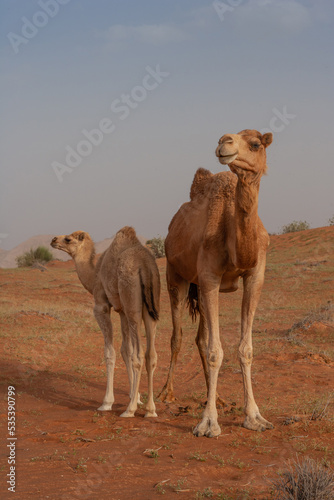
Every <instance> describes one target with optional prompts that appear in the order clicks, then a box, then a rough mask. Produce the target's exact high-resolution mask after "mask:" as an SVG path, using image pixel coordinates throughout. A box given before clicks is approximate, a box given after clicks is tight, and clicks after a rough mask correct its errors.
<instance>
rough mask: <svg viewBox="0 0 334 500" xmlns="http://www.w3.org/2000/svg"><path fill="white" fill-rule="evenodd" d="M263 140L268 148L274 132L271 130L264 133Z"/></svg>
mask: <svg viewBox="0 0 334 500" xmlns="http://www.w3.org/2000/svg"><path fill="white" fill-rule="evenodd" d="M261 142H262V144H263V145H264V147H265V148H267V147H268V146H270V144H271V143H272V142H273V134H272V133H271V132H268V133H267V134H263V136H262V139H261Z"/></svg>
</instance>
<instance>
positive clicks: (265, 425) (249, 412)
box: [239, 261, 274, 431]
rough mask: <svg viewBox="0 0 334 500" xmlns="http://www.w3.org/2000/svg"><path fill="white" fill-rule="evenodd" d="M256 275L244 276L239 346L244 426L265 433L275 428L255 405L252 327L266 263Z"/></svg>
mask: <svg viewBox="0 0 334 500" xmlns="http://www.w3.org/2000/svg"><path fill="white" fill-rule="evenodd" d="M258 266H259V269H258V270H257V271H256V272H254V274H251V273H250V274H248V275H246V276H244V279H243V281H244V292H243V299H242V309H241V340H240V345H239V360H240V366H241V371H242V377H243V384H244V398H245V410H244V411H245V415H246V417H245V420H244V423H243V426H244V427H246V429H250V430H253V431H264V430H266V429H272V428H273V427H274V426H273V425H272V424H271V423H270V422H268V421H267V420H265V419H264V418H263V417H262V415H261V414H260V411H259V408H258V406H257V404H256V403H255V399H254V395H253V388H252V379H251V366H252V359H253V345H252V326H253V319H254V314H255V310H256V307H257V304H258V301H259V298H260V294H261V289H262V285H263V278H264V267H265V261H264V262H263V263H261V264H259V265H258Z"/></svg>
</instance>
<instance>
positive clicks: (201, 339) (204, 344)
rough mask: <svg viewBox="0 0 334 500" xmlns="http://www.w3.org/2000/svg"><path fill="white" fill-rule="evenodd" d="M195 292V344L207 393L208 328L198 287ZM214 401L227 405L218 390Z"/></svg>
mask: <svg viewBox="0 0 334 500" xmlns="http://www.w3.org/2000/svg"><path fill="white" fill-rule="evenodd" d="M197 293H198V304H199V310H200V319H199V325H198V331H197V336H196V345H197V348H198V352H199V355H200V357H201V361H202V366H203V370H204V377H205V383H206V388H207V394H208V393H209V368H208V362H207V350H208V338H209V329H208V323H207V321H206V319H205V315H204V312H203V305H202V303H201V292H200V290H199V289H198V291H197ZM216 403H217V405H220V406H222V407H224V406H227V404H226V402H225V401H224V400H223V399H221V397H220V396H219V394H218V392H217V394H216Z"/></svg>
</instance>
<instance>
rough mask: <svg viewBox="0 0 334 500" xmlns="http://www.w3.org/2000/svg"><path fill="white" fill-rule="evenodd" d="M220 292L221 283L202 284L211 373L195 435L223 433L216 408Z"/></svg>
mask: <svg viewBox="0 0 334 500" xmlns="http://www.w3.org/2000/svg"><path fill="white" fill-rule="evenodd" d="M218 294H219V284H217V285H216V286H212V287H210V288H209V289H207V287H206V286H205V284H204V286H203V285H202V284H201V296H202V297H201V300H202V305H203V314H204V316H205V319H206V321H207V325H208V331H209V339H208V347H207V353H206V362H207V366H208V373H209V390H208V402H207V405H206V408H205V410H204V412H203V417H202V421H201V422H200V423H199V424H198V425H197V426H196V427H195V429H194V431H193V432H194V434H195V436H198V437H200V436H207V437H214V436H218V435H219V434H220V433H221V430H220V427H219V425H218V413H217V408H216V394H217V380H218V373H219V368H220V366H221V363H222V360H223V349H222V346H221V342H220V338H219V318H218Z"/></svg>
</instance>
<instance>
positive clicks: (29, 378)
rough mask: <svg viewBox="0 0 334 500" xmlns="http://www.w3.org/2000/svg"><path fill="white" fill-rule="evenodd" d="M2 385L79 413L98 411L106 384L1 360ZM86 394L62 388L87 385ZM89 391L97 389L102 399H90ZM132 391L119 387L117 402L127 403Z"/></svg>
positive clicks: (0, 378)
mask: <svg viewBox="0 0 334 500" xmlns="http://www.w3.org/2000/svg"><path fill="white" fill-rule="evenodd" d="M0 373H1V375H0V386H3V387H4V389H5V391H6V390H7V387H8V386H9V385H12V386H14V387H15V390H16V393H21V394H27V395H29V396H32V397H34V398H36V399H38V400H43V401H45V402H48V403H51V404H54V405H57V406H64V407H66V408H69V409H72V410H76V411H87V410H92V411H97V408H98V407H99V406H101V403H102V400H103V395H104V391H105V384H100V383H98V382H92V381H86V380H85V381H83V380H82V379H80V378H79V377H75V376H73V375H70V374H68V373H54V372H51V371H49V370H37V369H35V368H32V367H31V366H29V365H27V364H22V363H20V362H19V361H17V362H6V361H1V363H0ZM83 383H84V386H85V387H84V388H83V389H82V392H78V391H77V392H76V393H75V392H74V391H73V389H72V390H71V389H70V388H69V390H66V389H65V388H60V387H59V386H60V385H68V384H69V385H70V386H72V387H76V386H77V385H78V384H83ZM87 388H91V389H94V390H96V394H97V395H98V394H99V395H100V396H101V398H100V400H97V399H87V398H85V394H86V393H87ZM128 397H129V395H128V392H127V391H126V390H123V389H118V388H115V399H118V400H121V401H122V400H125V401H126V400H127V399H128ZM124 406H126V403H125V402H124V403H122V402H118V403H117V402H116V403H115V404H114V408H113V411H114V410H116V412H118V409H119V410H120V411H121V409H124Z"/></svg>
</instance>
